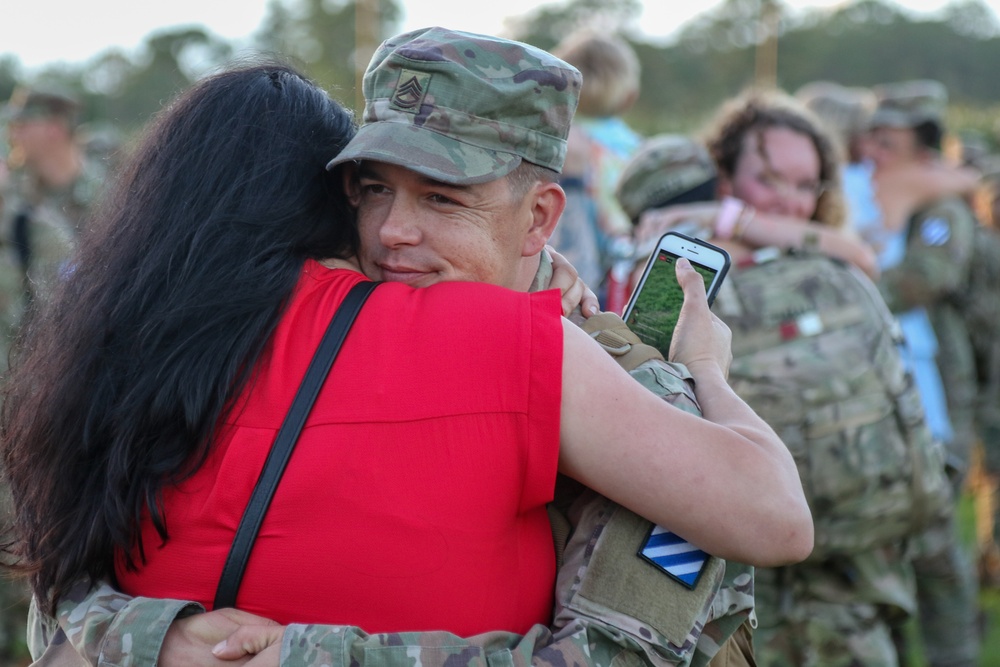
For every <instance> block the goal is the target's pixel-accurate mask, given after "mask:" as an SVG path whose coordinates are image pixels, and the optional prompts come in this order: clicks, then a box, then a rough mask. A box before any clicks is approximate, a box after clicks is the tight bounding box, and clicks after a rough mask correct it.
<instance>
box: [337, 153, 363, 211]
mask: <svg viewBox="0 0 1000 667" xmlns="http://www.w3.org/2000/svg"><path fill="white" fill-rule="evenodd" d="M340 177H341V179H342V181H343V183H344V194H345V195H347V201H348V203H350V205H351V206H353V207H354V208H357V207H358V204H360V203H361V184H360V183H359V182H358V165H357V164H355V163H353V162H348V163H346V164H344V165H341V167H340Z"/></svg>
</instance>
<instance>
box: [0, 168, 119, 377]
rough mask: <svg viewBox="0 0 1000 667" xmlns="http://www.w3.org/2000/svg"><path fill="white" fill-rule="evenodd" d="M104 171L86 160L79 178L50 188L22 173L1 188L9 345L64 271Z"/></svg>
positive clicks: (1, 303) (0, 310) (0, 254)
mask: <svg viewBox="0 0 1000 667" xmlns="http://www.w3.org/2000/svg"><path fill="white" fill-rule="evenodd" d="M103 177H104V173H103V170H102V169H101V168H100V166H99V165H97V164H95V163H93V162H90V161H85V162H84V165H83V170H82V171H81V174H80V177H79V178H77V180H76V181H75V182H74V183H73V184H72V185H71V186H69V187H67V188H65V189H62V190H57V191H53V190H48V189H46V188H44V187H43V186H42V185H41V184H40V183H38V181H37V179H35V178H34V177H33V176H32V175H31V174H28V173H26V172H24V171H14V172H13V173H12V174H11V177H10V181H9V182H8V183H7V184H6V185H5V187H3V189H0V333H2V334H3V343H2V344H3V354H2V357H3V363H4V365H6V362H7V354H6V351H7V345H8V343H9V340H10V337H11V336H12V335H13V333H14V331H15V330H16V328H17V325H18V323H19V322H20V320H21V317H22V316H23V313H24V309H25V307H26V305H27V303H28V301H29V300H30V299H32V298H35V297H36V296H38V295H40V294H42V293H44V291H45V289H46V285H50V284H51V283H52V282H53V281H55V280H57V279H58V278H59V276H60V275H61V274H63V273H64V272H65V271H66V269H67V261H68V258H69V255H70V252H71V251H72V248H73V244H74V242H75V239H76V234H77V232H78V230H79V229H80V226H81V225H82V224H83V222H84V220H85V219H86V216H87V215H88V214H89V212H90V208H91V206H92V205H93V203H94V201H95V200H96V198H97V195H98V193H99V190H100V187H101V184H102V182H103Z"/></svg>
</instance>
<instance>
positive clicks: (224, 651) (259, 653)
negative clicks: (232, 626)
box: [212, 624, 285, 667]
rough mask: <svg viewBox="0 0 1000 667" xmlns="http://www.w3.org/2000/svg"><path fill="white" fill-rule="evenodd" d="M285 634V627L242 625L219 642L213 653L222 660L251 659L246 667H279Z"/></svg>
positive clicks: (275, 625)
mask: <svg viewBox="0 0 1000 667" xmlns="http://www.w3.org/2000/svg"><path fill="white" fill-rule="evenodd" d="M284 634H285V626H283V625H277V624H272V625H242V626H240V627H239V628H238V629H236V631H235V632H233V633H232V634H231V635H229V636H228V637H227V638H226V639H224V640H223V641H221V642H219V643H218V644H217V645H216V646H215V648H213V649H212V653H213V654H214V655H215V657H217V658H221V659H222V660H241V659H243V658H246V657H251V659H250V661H249V662H247V663H246V667H278V664H279V662H280V657H281V638H282V636H284Z"/></svg>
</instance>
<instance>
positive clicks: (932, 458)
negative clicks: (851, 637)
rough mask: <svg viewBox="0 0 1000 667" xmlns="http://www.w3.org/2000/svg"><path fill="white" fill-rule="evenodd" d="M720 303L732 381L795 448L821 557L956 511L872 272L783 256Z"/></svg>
mask: <svg viewBox="0 0 1000 667" xmlns="http://www.w3.org/2000/svg"><path fill="white" fill-rule="evenodd" d="M727 285H728V287H727ZM715 310H716V312H717V313H718V314H719V316H720V317H721V318H722V319H723V320H724V321H725V322H726V324H728V325H729V327H730V328H731V329H732V332H733V363H732V365H731V367H730V372H729V381H730V384H731V385H732V386H733V388H734V389H735V390H736V392H737V394H739V395H740V397H741V398H743V400H745V401H746V402H747V403H748V404H749V405H750V406H751V407H752V408H753V409H754V410H755V411H756V412H757V414H758V415H760V416H761V417H762V418H763V419H764V420H765V421H766V422H767V423H768V424H769V425H770V426H771V427H772V428H773V429H774V430H775V431H776V432H777V434H778V435H779V437H781V439H782V440H783V441H784V442H785V444H786V445H787V446H788V448H789V449H790V450H791V452H792V455H793V456H794V457H795V460H796V464H797V465H798V468H799V475H800V477H801V478H802V485H803V488H804V490H805V493H806V498H807V500H808V501H809V505H810V508H811V509H812V514H813V520H814V522H815V527H816V545H815V548H814V550H813V553H812V556H811V559H813V560H822V559H825V558H828V557H830V556H835V555H845V554H846V555H853V554H857V553H861V552H864V551H867V550H870V549H873V548H876V547H880V546H883V545H886V544H893V543H896V542H898V541H899V540H901V539H903V538H905V537H907V536H909V535H912V534H914V533H916V532H919V531H920V530H922V529H923V528H924V527H926V526H928V525H930V524H931V523H932V522H933V521H934V519H935V518H936V517H938V516H941V515H942V514H943V513H944V512H945V511H947V509H948V508H949V507H950V506H951V503H952V497H951V492H950V485H949V481H948V479H947V477H946V476H945V474H944V454H943V451H942V449H941V447H940V444H939V443H937V442H935V441H934V440H933V439H932V438H931V436H930V433H929V431H928V430H927V428H926V426H925V425H924V422H923V412H922V410H921V407H920V398H919V395H918V394H917V391H916V388H915V386H914V385H913V383H912V381H911V378H910V377H909V376H908V375H907V374H906V373H905V370H904V367H903V364H902V360H901V358H900V355H899V353H898V350H897V345H898V343H899V338H898V336H899V334H898V329H897V328H896V327H895V326H894V320H893V319H892V316H891V315H890V314H889V312H888V310H887V309H886V308H885V305H884V304H883V303H882V301H881V299H880V298H879V295H878V292H877V291H876V289H875V287H874V285H872V284H871V282H870V281H869V280H868V279H867V278H866V277H864V276H863V275H862V274H861V273H860V272H859V271H857V270H856V269H854V268H852V267H849V266H846V265H844V264H841V263H838V262H835V261H833V260H831V259H829V258H827V257H825V256H821V255H813V254H809V253H802V254H789V255H784V256H779V257H778V258H777V259H775V260H774V261H766V262H763V263H760V264H756V265H751V266H747V265H744V266H738V267H736V268H735V270H731V271H730V275H729V277H728V279H727V281H726V282H725V283H723V289H722V290H721V291H720V293H719V296H718V298H717V299H716V303H715Z"/></svg>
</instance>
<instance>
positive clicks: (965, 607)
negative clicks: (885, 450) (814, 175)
mask: <svg viewBox="0 0 1000 667" xmlns="http://www.w3.org/2000/svg"><path fill="white" fill-rule="evenodd" d="M977 226H978V222H977V221H976V219H975V217H974V216H973V214H972V212H971V211H970V210H969V208H968V206H966V205H965V203H964V202H963V201H962V200H960V199H957V198H951V199H942V200H940V201H938V202H936V203H935V204H933V205H931V206H929V207H927V208H925V209H923V210H922V211H919V212H918V213H916V214H915V215H914V216H912V217H911V218H910V220H909V221H908V228H907V246H906V254H905V256H904V257H903V260H902V261H901V262H900V263H899V264H898V265H897V266H895V267H893V268H892V269H889V270H887V271H886V272H885V273H883V274H882V278H881V280H880V281H879V289H880V291H881V292H882V294H883V296H885V299H886V303H888V304H889V307H890V308H891V309H892V310H893V311H905V310H908V309H910V308H913V307H916V306H924V307H926V308H927V310H928V314H929V316H930V319H931V324H932V325H933V327H934V333H935V335H936V336H937V339H938V368H939V370H940V373H941V379H942V381H943V386H944V390H945V398H946V401H947V404H948V416H949V418H950V419H951V423H952V429H953V431H954V438H953V440H952V441H951V442H950V443H948V450H949V452H948V453H949V463H950V465H951V466H952V468H954V469H955V470H956V471H957V474H956V475H955V477H954V480H953V482H954V484H955V487H956V489H957V488H960V487H961V485H962V483H963V481H964V476H965V473H966V472H967V471H968V468H969V463H970V458H971V453H972V445H973V442H974V440H975V435H974V428H975V427H974V410H975V400H976V375H975V372H976V371H975V361H974V355H973V348H972V344H971V340H970V337H969V330H968V328H967V324H966V320H965V317H964V314H963V312H962V304H963V303H964V298H965V295H966V293H967V292H968V289H969V280H970V272H971V265H972V258H973V254H974V252H975V244H976V228H977ZM963 551H964V550H963V548H962V547H961V545H960V543H959V540H958V534H957V531H956V530H955V529H954V526H951V525H948V524H943V525H939V526H936V527H932V528H931V530H930V531H929V534H927V535H924V536H923V537H922V538H921V540H919V541H918V542H917V546H916V549H915V560H914V568H915V572H916V577H917V590H918V594H919V598H920V623H921V634H922V637H923V641H924V645H925V647H926V651H927V654H928V656H936V657H937V658H939V659H940V660H941V661H940V662H935V661H933V660H932V662H931V664H932V665H951V664H973V663H971V662H967V661H963V660H961V659H960V657H961V656H967V655H968V653H969V652H970V651H972V652H976V651H977V646H978V643H977V641H976V640H975V637H974V635H973V634H971V633H970V632H965V631H964V630H963V631H962V632H954V631H953V629H954V628H974V627H975V625H976V623H975V617H976V608H977V604H978V603H977V599H976V584H975V580H976V577H975V573H974V571H973V569H972V568H973V565H972V561H971V559H970V558H969V557H968V556H966V555H964V553H963ZM942 619H944V620H942ZM947 656H952V657H951V658H948V657H947ZM956 660H958V661H957V662H956Z"/></svg>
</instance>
